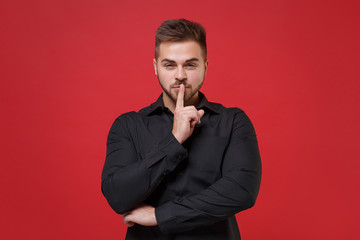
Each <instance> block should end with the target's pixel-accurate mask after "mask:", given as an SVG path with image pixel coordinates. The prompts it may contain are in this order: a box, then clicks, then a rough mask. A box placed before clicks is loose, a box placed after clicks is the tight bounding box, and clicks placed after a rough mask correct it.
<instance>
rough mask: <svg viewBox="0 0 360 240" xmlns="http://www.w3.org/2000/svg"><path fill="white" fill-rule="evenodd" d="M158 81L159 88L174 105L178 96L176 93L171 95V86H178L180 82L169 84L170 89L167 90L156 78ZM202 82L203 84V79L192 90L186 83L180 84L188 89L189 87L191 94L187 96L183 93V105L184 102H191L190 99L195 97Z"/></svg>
mask: <svg viewBox="0 0 360 240" xmlns="http://www.w3.org/2000/svg"><path fill="white" fill-rule="evenodd" d="M158 80H159V83H160V86H161V88H162V89H163V91H164V93H165V94H166V95H167V96H168V97H169V98H170V99H171V100H172V101H173V102H174V103H176V100H177V96H178V94H179V92H176V93H173V94H172V93H171V88H172V87H173V86H176V85H180V82H178V81H177V82H176V83H174V84H171V85H170V88H169V89H167V88H166V87H165V86H164V85H163V84H162V83H161V81H160V79H159V77H158ZM203 82H204V79H203V80H202V81H201V82H200V83H199V84H198V85H197V86H195V87H194V88H193V86H191V85H187V84H186V83H182V84H184V86H185V87H186V88H189V87H190V89H191V92H190V93H189V94H187V93H186V91H185V95H184V103H185V104H186V102H188V101H189V100H191V99H192V98H193V97H194V96H195V94H197V93H198V91H199V90H200V88H201V86H202V84H203ZM186 88H185V90H186Z"/></svg>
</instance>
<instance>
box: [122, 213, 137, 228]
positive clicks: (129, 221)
mask: <svg viewBox="0 0 360 240" xmlns="http://www.w3.org/2000/svg"><path fill="white" fill-rule="evenodd" d="M131 216H132V215H129V214H128V215H126V216H123V220H124V223H125V225H126V226H128V227H132V226H134V224H135V223H134V222H133V220H132V219H131Z"/></svg>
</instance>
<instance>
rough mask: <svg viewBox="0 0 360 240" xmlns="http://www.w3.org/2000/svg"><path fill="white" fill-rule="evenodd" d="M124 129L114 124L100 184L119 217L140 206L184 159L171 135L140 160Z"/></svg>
mask: <svg viewBox="0 0 360 240" xmlns="http://www.w3.org/2000/svg"><path fill="white" fill-rule="evenodd" d="M124 129H126V128H125V127H124V126H123V124H121V123H116V124H115V123H114V124H113V126H112V128H111V130H110V133H109V137H108V144H107V156H106V160H105V164H104V168H103V172H102V182H101V189H102V192H103V194H104V196H105V197H106V199H107V200H108V202H109V204H110V206H111V207H112V208H113V209H114V210H115V211H116V212H117V213H119V214H123V213H125V212H128V211H129V210H131V209H133V208H134V207H136V206H137V205H138V204H140V203H142V202H143V201H144V200H145V199H146V198H147V197H148V196H149V195H150V194H151V192H152V191H154V189H156V187H157V186H158V185H159V184H160V182H161V181H162V180H163V179H164V178H165V177H166V175H167V174H168V173H170V172H171V171H173V170H174V169H175V168H176V166H177V165H178V164H179V163H180V162H181V161H182V160H183V159H184V158H186V157H187V151H186V149H184V148H183V147H182V146H181V145H180V144H179V143H178V142H177V141H176V139H175V138H174V136H173V135H172V134H171V133H169V134H168V135H167V136H166V137H164V139H162V140H161V141H160V142H158V143H153V148H152V150H151V151H150V152H148V153H147V154H145V155H144V156H143V157H140V156H139V154H137V151H136V149H135V147H134V146H133V145H132V141H131V139H130V138H129V136H128V135H127V134H126V132H125V131H124Z"/></svg>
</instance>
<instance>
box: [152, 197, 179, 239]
mask: <svg viewBox="0 0 360 240" xmlns="http://www.w3.org/2000/svg"><path fill="white" fill-rule="evenodd" d="M172 207H173V204H172V202H167V203H165V204H163V205H160V206H158V207H156V208H155V218H156V221H157V224H158V226H159V229H160V231H161V232H162V233H163V234H165V235H169V234H171V233H172V229H173V228H174V227H176V225H177V222H176V217H175V215H174V214H173V213H172Z"/></svg>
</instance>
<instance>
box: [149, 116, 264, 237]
mask: <svg viewBox="0 0 360 240" xmlns="http://www.w3.org/2000/svg"><path fill="white" fill-rule="evenodd" d="M198 160H199V161H201V159H198ZM260 180H261V161H260V154H259V150H258V144H257V140H256V135H255V131H254V128H253V125H252V124H251V122H250V119H249V118H248V117H247V116H246V114H245V113H244V112H242V111H240V112H237V113H236V114H235V118H234V124H233V131H232V136H231V140H230V145H229V147H228V149H227V151H226V153H225V156H224V159H223V166H222V177H221V178H220V179H219V180H218V181H216V182H215V183H214V184H212V185H211V186H210V187H208V188H207V189H205V190H204V191H202V192H200V193H198V194H195V195H192V196H190V197H187V198H178V199H174V200H173V201H170V202H167V203H165V204H163V205H161V206H159V207H157V208H156V209H155V215H156V220H157V223H158V225H159V227H160V230H161V231H162V232H163V233H165V234H166V233H177V232H184V231H189V230H192V229H194V228H196V227H199V226H206V225H210V224H213V223H215V222H218V221H221V220H223V219H226V218H227V217H229V216H231V215H233V214H235V213H238V212H240V211H243V210H245V209H247V208H250V207H252V206H253V205H254V204H255V200H256V198H257V195H258V192H259V188H260Z"/></svg>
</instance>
